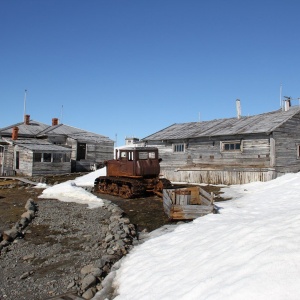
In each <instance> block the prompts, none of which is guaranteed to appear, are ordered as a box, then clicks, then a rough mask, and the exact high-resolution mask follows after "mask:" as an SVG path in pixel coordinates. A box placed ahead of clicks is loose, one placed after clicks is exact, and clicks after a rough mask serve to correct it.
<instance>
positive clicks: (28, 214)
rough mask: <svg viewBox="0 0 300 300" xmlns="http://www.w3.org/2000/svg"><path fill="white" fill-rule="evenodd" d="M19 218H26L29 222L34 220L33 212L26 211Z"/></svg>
mask: <svg viewBox="0 0 300 300" xmlns="http://www.w3.org/2000/svg"><path fill="white" fill-rule="evenodd" d="M21 218H26V219H27V220H29V221H31V220H32V219H33V218H34V211H32V210H27V211H26V212H24V213H23V214H22V215H21Z"/></svg>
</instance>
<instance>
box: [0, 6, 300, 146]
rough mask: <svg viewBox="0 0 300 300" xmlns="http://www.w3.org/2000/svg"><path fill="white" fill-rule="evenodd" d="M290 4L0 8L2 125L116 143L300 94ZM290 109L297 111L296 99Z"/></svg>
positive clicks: (272, 106) (274, 105)
mask: <svg viewBox="0 0 300 300" xmlns="http://www.w3.org/2000/svg"><path fill="white" fill-rule="evenodd" d="M299 11H300V1H297V0H294V1H293V0H282V1H281V0H251V1H248V0H246V1H240V0H226V1H225V0H210V1H208V0H207V1H202V0H127V1H125V0H106V1H104V0H103V1H102V0H88V1H86V0H85V1H84V0H81V1H79V0H43V1H41V0H0V43H1V44H0V45H1V47H0V88H1V89H0V104H1V108H0V109H1V117H0V128H1V127H5V126H8V125H11V124H14V123H17V122H20V121H22V120H23V114H24V91H25V89H27V90H28V92H27V97H26V114H29V115H30V116H31V119H33V120H36V121H40V122H43V123H46V124H49V125H50V124H51V120H52V118H54V117H57V118H59V119H61V122H62V123H64V124H67V125H70V126H74V127H78V128H82V129H85V130H88V131H92V132H95V133H99V134H103V135H105V136H108V137H110V138H111V139H113V140H114V139H115V137H116V134H117V142H118V143H117V145H122V144H124V139H125V137H126V136H135V137H138V138H143V137H146V136H147V135H149V134H152V133H154V132H156V131H158V130H161V129H163V128H165V127H167V126H169V125H171V124H173V123H182V122H192V121H199V120H201V121H204V120H212V119H218V118H227V117H235V116H236V108H235V100H236V99H237V98H239V99H240V100H241V106H242V114H243V115H253V114H258V113H264V112H268V111H272V110H276V109H279V108H280V85H281V84H282V96H291V97H293V98H298V97H300V86H299V82H300V80H299V79H300V73H298V72H299V66H300V55H299V49H300V38H299V32H300V30H299V29H300V28H299V27H300V22H299ZM293 104H298V101H296V100H295V101H294V102H293Z"/></svg>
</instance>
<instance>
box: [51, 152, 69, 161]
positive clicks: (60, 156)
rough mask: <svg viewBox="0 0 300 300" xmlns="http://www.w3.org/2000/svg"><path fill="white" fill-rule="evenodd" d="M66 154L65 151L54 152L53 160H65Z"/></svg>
mask: <svg viewBox="0 0 300 300" xmlns="http://www.w3.org/2000/svg"><path fill="white" fill-rule="evenodd" d="M65 161H66V154H65V153H53V162H65Z"/></svg>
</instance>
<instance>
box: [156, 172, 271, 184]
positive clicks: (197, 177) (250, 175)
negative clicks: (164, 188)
mask: <svg viewBox="0 0 300 300" xmlns="http://www.w3.org/2000/svg"><path fill="white" fill-rule="evenodd" d="M161 175H163V176H164V177H166V178H168V179H169V180H171V181H173V182H188V183H207V184H244V183H249V182H254V181H269V180H271V179H274V178H276V172H275V170H274V169H268V170H260V169H257V170H253V171H245V170H244V171H234V170H232V171H230V170H227V171H226V170H174V169H170V168H168V169H166V168H164V169H162V170H161Z"/></svg>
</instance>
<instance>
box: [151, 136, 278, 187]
mask: <svg viewBox="0 0 300 300" xmlns="http://www.w3.org/2000/svg"><path fill="white" fill-rule="evenodd" d="M241 139H242V145H243V151H228V152H224V151H221V142H225V141H237V140H241ZM173 143H185V145H186V151H185V152H184V153H174V152H173ZM148 146H156V147H158V149H159V155H160V157H161V158H162V162H161V173H162V174H163V175H164V176H166V177H167V178H168V179H170V180H172V181H178V182H181V181H183V182H193V183H212V184H240V183H247V182H251V181H258V180H259V181H267V180H270V179H272V178H275V173H274V169H268V168H270V151H271V147H270V138H269V136H267V135H265V134H261V135H255V136H254V135H248V136H243V137H241V136H228V137H226V138H222V137H219V138H216V137H214V138H211V139H209V138H205V139H204V138H202V139H200V138H198V139H190V140H189V141H186V140H173V141H158V142H156V141H153V142H148Z"/></svg>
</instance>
